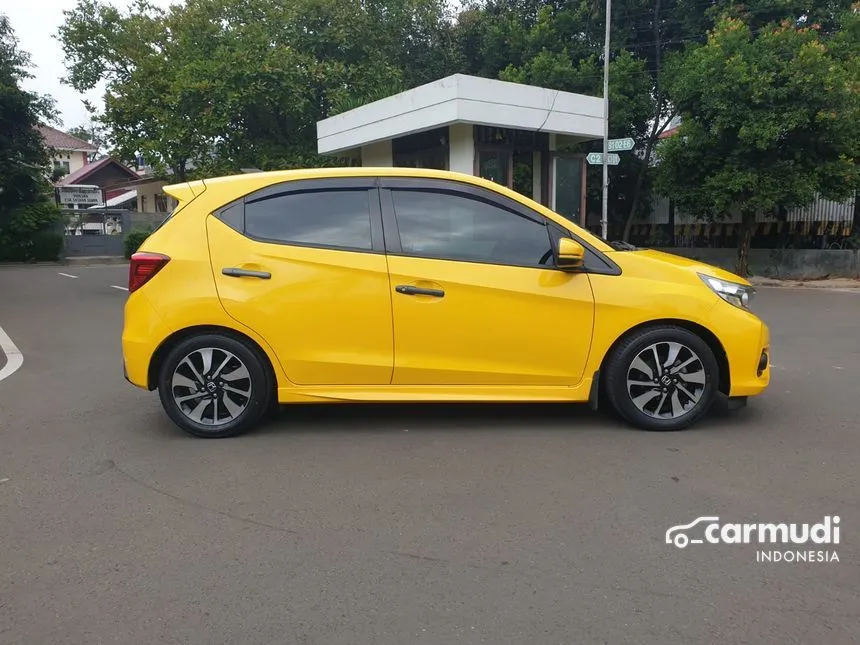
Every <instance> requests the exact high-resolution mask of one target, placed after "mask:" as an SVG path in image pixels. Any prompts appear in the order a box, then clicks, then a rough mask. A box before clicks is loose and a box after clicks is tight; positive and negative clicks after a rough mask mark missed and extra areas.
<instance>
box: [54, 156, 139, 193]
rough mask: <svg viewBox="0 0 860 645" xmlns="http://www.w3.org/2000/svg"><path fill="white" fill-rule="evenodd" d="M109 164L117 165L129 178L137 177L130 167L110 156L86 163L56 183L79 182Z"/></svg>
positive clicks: (63, 184)
mask: <svg viewBox="0 0 860 645" xmlns="http://www.w3.org/2000/svg"><path fill="white" fill-rule="evenodd" d="M109 164H114V165H116V166H117V168H121V169H122V170H123V171H124V172H125V173H126V174H127V175H128V176H129V177H130V178H134V179H138V175H137V173H136V172H134V171H133V170H132V169H131V168H128V167H127V166H124V165H123V164H121V163H120V162H118V161H117V160H116V159H113V158H111V157H104V158H103V159H99V160H98V161H94V162H92V163H88V164H87V165H85V166H83V167H81V168H78V169H77V170H76V171H75V172H72V173H69V174H68V175H66V176H65V177H63V178H62V179H60V181H58V182H57V183H56V185H57V186H69V185H71V184H80V183H82V182H83V180H84V179H86V178H87V177H89V176H90V175H91V174H93V173H94V172H95V171H97V170H98V169H99V168H104V167H105V166H107V165H109Z"/></svg>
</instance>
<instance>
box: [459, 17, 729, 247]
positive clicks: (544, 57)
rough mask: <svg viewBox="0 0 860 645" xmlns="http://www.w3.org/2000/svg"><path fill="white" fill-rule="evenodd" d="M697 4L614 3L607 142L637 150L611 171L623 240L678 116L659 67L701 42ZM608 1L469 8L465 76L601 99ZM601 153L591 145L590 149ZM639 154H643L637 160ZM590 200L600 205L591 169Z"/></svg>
mask: <svg viewBox="0 0 860 645" xmlns="http://www.w3.org/2000/svg"><path fill="white" fill-rule="evenodd" d="M711 4H713V3H711V2H704V3H702V2H701V0H658V1H657V2H652V1H650V0H649V1H648V2H645V1H644V0H618V1H617V2H614V3H613V15H612V23H611V29H612V33H611V43H612V48H611V53H610V57H611V58H610V76H609V78H610V118H609V125H610V128H609V129H610V136H611V137H628V136H630V137H633V138H634V139H635V141H636V150H637V153H632V154H624V155H622V156H621V158H622V161H621V164H620V165H619V166H615V167H613V168H612V169H611V170H610V177H611V190H610V194H609V220H610V230H613V229H619V227H620V230H619V233H621V231H622V230H623V236H624V237H625V239H626V237H627V236H628V235H629V231H630V224H631V222H632V219H633V217H634V216H636V215H638V214H641V211H642V210H643V209H644V207H645V206H646V205H647V199H645V195H646V194H647V192H648V188H649V185H650V181H649V177H648V171H649V160H650V158H651V156H652V155H651V152H652V148H653V146H654V144H655V142H656V141H657V139H658V137H659V135H660V134H661V133H662V132H663V130H664V128H665V127H666V126H667V125H668V123H669V122H670V121H671V119H672V117H673V116H674V113H673V110H672V106H671V105H670V104H669V102H668V100H667V98H666V96H665V93H664V92H663V91H662V85H661V84H662V77H663V73H662V60H663V57H664V56H665V55H666V54H667V53H670V52H673V51H677V50H680V49H682V48H683V47H684V45H685V44H686V43H687V42H690V41H695V40H697V39H701V40H703V39H704V35H705V31H706V28H707V25H708V24H710V22H709V21H710V19H709V17H708V13H707V11H706V10H707V8H708V7H709V6H711ZM604 28H605V3H604V2H603V1H602V0H587V1H585V2H580V3H568V2H561V1H560V0H551V1H547V0H488V2H485V3H481V4H474V5H470V6H469V7H468V8H467V9H466V10H465V11H464V12H463V13H461V14H460V16H459V19H458V23H457V36H458V45H459V47H460V49H461V52H462V58H463V60H464V65H465V68H466V70H467V71H469V72H471V73H474V74H478V75H482V76H501V77H502V78H506V79H508V80H515V81H519V82H525V83H532V84H535V85H542V86H545V87H550V88H553V89H561V90H566V91H571V92H581V93H585V94H591V95H596V96H600V95H602V93H603V89H602V81H603V69H602V67H603V46H604ZM590 149H593V150H597V149H598V146H596V145H595V144H592V146H591V148H590ZM643 153H644V154H643ZM590 172H593V173H595V174H594V181H591V180H590V181H589V182H588V183H589V186H590V187H591V188H596V189H595V190H590V191H589V202H592V203H595V204H596V203H599V200H600V195H599V193H600V186H599V184H600V178H599V171H598V170H597V169H595V168H592V169H591V170H590Z"/></svg>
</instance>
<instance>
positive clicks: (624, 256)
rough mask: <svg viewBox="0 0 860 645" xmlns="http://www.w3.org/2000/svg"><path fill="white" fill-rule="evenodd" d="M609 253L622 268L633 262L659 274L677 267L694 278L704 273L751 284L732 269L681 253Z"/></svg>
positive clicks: (644, 251)
mask: <svg viewBox="0 0 860 645" xmlns="http://www.w3.org/2000/svg"><path fill="white" fill-rule="evenodd" d="M609 255H610V256H611V257H612V259H613V260H614V261H615V262H617V263H618V264H619V265H621V268H622V269H624V268H625V266H627V265H629V264H631V263H632V264H636V265H639V266H640V267H641V268H642V269H643V270H644V269H646V267H648V268H651V269H652V270H653V272H654V273H657V274H664V273H672V269H677V270H681V271H683V272H685V273H688V274H690V275H691V276H692V277H694V278H696V277H697V276H696V274H698V273H704V274H707V275H710V276H713V277H715V278H719V279H721V280H727V281H729V282H736V283H738V284H742V285H744V286H751V285H750V282H749V281H748V280H745V279H744V278H742V277H740V276H739V275H736V274H734V273H732V272H731V271H726V270H725V269H721V268H719V267H716V266H713V265H711V264H706V263H704V262H699V261H698V260H692V259H690V258H685V257H683V256H680V255H674V254H672V253H665V252H663V251H654V250H652V249H637V250H635V251H618V252H613V253H610V254H609ZM628 258H629V259H628ZM655 277H656V276H655ZM667 277H668V276H667Z"/></svg>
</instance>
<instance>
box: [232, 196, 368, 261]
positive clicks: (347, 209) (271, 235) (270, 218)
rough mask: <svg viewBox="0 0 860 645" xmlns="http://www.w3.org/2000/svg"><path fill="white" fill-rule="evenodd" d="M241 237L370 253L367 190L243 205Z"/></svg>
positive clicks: (277, 197)
mask: <svg viewBox="0 0 860 645" xmlns="http://www.w3.org/2000/svg"><path fill="white" fill-rule="evenodd" d="M244 215H245V222H244V224H245V234H246V235H248V236H250V237H253V238H256V239H259V240H265V241H273V242H281V243H284V244H298V245H304V246H324V247H335V248H343V249H358V250H370V248H371V246H372V244H371V232H370V202H369V192H368V191H367V190H348V189H344V190H319V191H307V192H291V193H286V194H281V195H275V196H272V197H263V198H260V199H257V200H254V199H251V200H249V201H247V202H246V203H245V213H244Z"/></svg>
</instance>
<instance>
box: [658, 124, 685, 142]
mask: <svg viewBox="0 0 860 645" xmlns="http://www.w3.org/2000/svg"><path fill="white" fill-rule="evenodd" d="M679 127H680V126H677V125H676V126H675V127H674V128H669V129H668V130H663V132H661V133H660V136H658V137H657V138H658V139H668V138H669V137H674V136H675V135H676V134H678V128H679Z"/></svg>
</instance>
